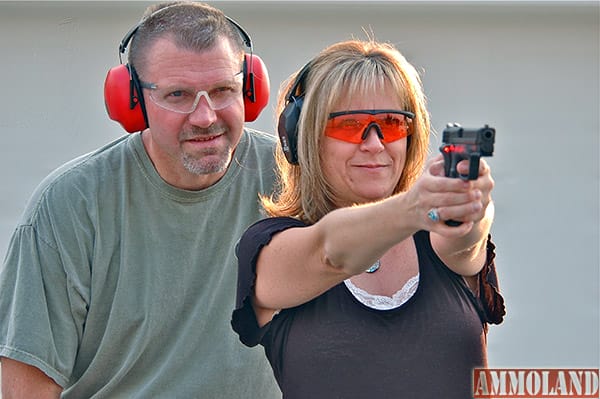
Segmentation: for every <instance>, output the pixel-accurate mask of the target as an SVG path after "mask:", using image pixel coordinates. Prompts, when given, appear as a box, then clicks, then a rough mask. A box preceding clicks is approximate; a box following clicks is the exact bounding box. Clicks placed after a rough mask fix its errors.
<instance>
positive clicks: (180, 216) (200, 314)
mask: <svg viewBox="0 0 600 399" xmlns="http://www.w3.org/2000/svg"><path fill="white" fill-rule="evenodd" d="M274 143H275V139H274V137H273V136H271V135H267V134H264V133H259V132H256V131H253V130H248V129H247V130H246V131H245V133H244V135H243V136H242V140H241V142H240V144H239V146H238V147H237V149H236V151H235V154H234V159H233V161H232V163H231V167H230V168H229V170H228V171H227V173H226V174H225V176H224V177H223V178H222V179H221V180H220V181H219V182H217V183H216V184H215V185H213V186H211V187H209V188H207V189H205V190H201V191H186V190H181V189H177V188H175V187H173V186H170V185H169V184H167V183H166V182H164V181H163V180H162V179H161V178H160V176H159V175H158V174H157V172H156V170H155V169H154V167H153V165H152V163H151V161H150V159H149V158H148V156H147V153H146V151H145V150H144V147H143V144H142V140H141V135H140V134H139V133H138V134H133V135H128V136H124V137H122V138H120V139H118V140H115V141H114V142H112V143H110V144H108V145H107V146H105V147H103V148H101V149H99V150H97V151H95V152H93V153H90V154H87V155H84V156H82V157H79V158H77V159H75V160H73V161H71V162H69V163H68V164H66V165H64V166H62V167H60V168H59V169H57V170H56V171H55V172H53V173H52V174H51V175H50V176H48V177H47V178H46V179H45V180H44V181H43V182H42V183H41V184H40V186H39V187H38V189H37V190H36V192H35V193H34V195H33V196H32V198H31V200H30V202H29V204H28V206H27V208H26V210H25V213H24V215H23V217H22V220H21V221H20V223H19V225H18V226H17V228H16V230H15V232H14V235H13V237H12V239H11V242H10V244H9V249H8V252H7V255H6V258H5V261H4V264H3V266H2V268H1V269H0V356H3V357H8V358H12V359H15V360H18V361H21V362H25V363H27V364H30V365H33V366H36V367H38V368H39V369H41V370H42V371H43V372H44V373H46V374H47V375H48V376H50V377H51V378H53V379H54V380H55V381H56V382H57V383H58V384H60V385H61V386H62V387H63V388H64V389H65V391H64V394H63V397H64V398H128V399H131V398H145V399H146V398H186V399H187V398H219V399H224V398H232V399H233V398H235V399H239V398H261V399H262V398H278V397H281V394H280V392H279V389H278V388H277V385H276V382H275V380H274V378H273V376H272V371H271V369H270V367H269V365H268V363H267V361H266V358H265V356H264V353H263V351H262V350H260V349H257V348H254V349H249V348H246V347H244V346H243V345H242V344H241V343H240V342H239V340H238V338H237V336H236V335H235V334H234V332H233V330H232V329H231V325H230V320H231V312H232V310H233V308H234V301H235V295H236V283H237V262H236V259H235V251H234V248H235V245H236V243H237V240H238V239H239V237H240V235H241V234H242V232H243V231H244V230H245V229H246V227H248V226H249V225H250V224H251V223H252V222H254V221H256V220H258V219H259V218H260V217H261V214H260V211H259V209H260V206H259V203H258V193H268V192H270V191H271V190H272V187H273V182H274V175H273V156H272V150H273V146H274Z"/></svg>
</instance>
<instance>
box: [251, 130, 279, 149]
mask: <svg viewBox="0 0 600 399" xmlns="http://www.w3.org/2000/svg"><path fill="white" fill-rule="evenodd" d="M244 130H245V131H246V135H247V136H248V138H249V140H250V142H251V143H255V144H256V145H263V146H267V147H270V148H273V147H274V146H275V145H276V144H277V137H276V136H275V135H273V134H270V133H266V132H263V131H262V130H256V129H251V128H248V127H246V128H244Z"/></svg>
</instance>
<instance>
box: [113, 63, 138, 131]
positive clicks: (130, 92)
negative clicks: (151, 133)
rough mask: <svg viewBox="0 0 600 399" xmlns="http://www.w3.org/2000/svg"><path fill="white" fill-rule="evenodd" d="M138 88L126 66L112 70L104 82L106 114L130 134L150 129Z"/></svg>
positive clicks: (122, 65) (119, 66) (121, 65)
mask: <svg viewBox="0 0 600 399" xmlns="http://www.w3.org/2000/svg"><path fill="white" fill-rule="evenodd" d="M133 73H135V71H133ZM136 86H137V85H136V83H135V79H132V76H131V73H130V71H129V67H128V66H127V65H124V64H120V65H118V66H116V67H113V68H111V69H110V70H109V71H108V74H107V75H106V80H105V81H104V105H105V106H106V112H108V116H109V118H110V119H112V120H114V121H117V122H119V123H120V124H121V126H123V129H125V130H126V131H128V132H129V133H133V132H139V131H142V130H144V129H146V128H147V127H148V124H147V123H146V118H145V117H144V110H143V105H142V104H140V103H139V100H138V99H139V96H138V93H139V88H138V87H136Z"/></svg>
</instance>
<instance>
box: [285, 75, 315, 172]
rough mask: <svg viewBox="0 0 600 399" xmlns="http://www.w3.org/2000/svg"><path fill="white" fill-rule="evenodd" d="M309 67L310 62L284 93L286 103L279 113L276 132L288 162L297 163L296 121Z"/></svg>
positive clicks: (298, 118) (300, 108)
mask: <svg viewBox="0 0 600 399" xmlns="http://www.w3.org/2000/svg"><path fill="white" fill-rule="evenodd" d="M309 69H310V63H308V64H306V65H305V66H304V67H303V68H302V69H301V70H300V72H298V75H297V76H296V79H295V81H294V84H293V85H292V86H291V87H290V90H289V91H288V92H287V94H286V105H285V107H284V108H283V111H282V112H281V114H280V115H279V122H278V124H277V132H278V133H279V140H280V141H281V148H282V149H283V153H284V154H285V157H286V158H287V160H288V162H289V163H291V164H294V165H297V164H298V121H299V120H300V113H301V112H302V103H303V102H304V79H305V77H306V75H307V74H308V71H309Z"/></svg>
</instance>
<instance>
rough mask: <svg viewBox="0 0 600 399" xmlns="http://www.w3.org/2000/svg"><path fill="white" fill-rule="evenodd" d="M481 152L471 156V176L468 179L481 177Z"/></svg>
mask: <svg viewBox="0 0 600 399" xmlns="http://www.w3.org/2000/svg"><path fill="white" fill-rule="evenodd" d="M480 157H481V156H480V154H471V156H470V157H469V176H468V180H477V178H478V177H479V158H480Z"/></svg>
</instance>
